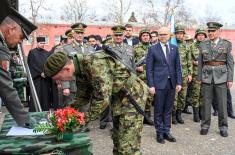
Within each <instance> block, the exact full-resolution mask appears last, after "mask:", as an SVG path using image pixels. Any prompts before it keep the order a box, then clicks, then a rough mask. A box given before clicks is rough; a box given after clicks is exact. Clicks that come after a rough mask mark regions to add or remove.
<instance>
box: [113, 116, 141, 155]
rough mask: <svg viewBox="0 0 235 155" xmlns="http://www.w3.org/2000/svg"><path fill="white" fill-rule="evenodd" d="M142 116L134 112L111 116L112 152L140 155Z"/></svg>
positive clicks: (123, 154) (117, 154)
mask: <svg viewBox="0 0 235 155" xmlns="http://www.w3.org/2000/svg"><path fill="white" fill-rule="evenodd" d="M142 129H143V116H142V115H140V114H138V113H137V114H136V113H126V114H121V115H118V116H114V117H113V133H112V139H113V144H114V147H113V154H114V155H141V152H140V144H141V132H142Z"/></svg>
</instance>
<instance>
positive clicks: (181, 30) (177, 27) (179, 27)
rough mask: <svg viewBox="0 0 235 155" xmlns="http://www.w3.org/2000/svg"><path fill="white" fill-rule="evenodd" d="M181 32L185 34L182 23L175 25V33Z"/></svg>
mask: <svg viewBox="0 0 235 155" xmlns="http://www.w3.org/2000/svg"><path fill="white" fill-rule="evenodd" d="M177 32H183V33H184V34H185V28H184V27H183V26H182V25H177V26H176V28H175V33H177Z"/></svg>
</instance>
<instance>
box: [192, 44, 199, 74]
mask: <svg viewBox="0 0 235 155" xmlns="http://www.w3.org/2000/svg"><path fill="white" fill-rule="evenodd" d="M200 43H201V42H199V41H197V42H195V43H193V44H192V48H193V50H192V61H193V76H197V74H198V65H197V64H196V63H195V62H198V57H199V53H200V52H199V46H200Z"/></svg>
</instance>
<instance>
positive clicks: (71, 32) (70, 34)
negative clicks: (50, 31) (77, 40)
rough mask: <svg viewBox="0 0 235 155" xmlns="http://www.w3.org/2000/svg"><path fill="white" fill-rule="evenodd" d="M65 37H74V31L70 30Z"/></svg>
mask: <svg viewBox="0 0 235 155" xmlns="http://www.w3.org/2000/svg"><path fill="white" fill-rule="evenodd" d="M65 35H66V36H67V37H71V38H72V37H73V31H72V29H68V30H67V31H65Z"/></svg>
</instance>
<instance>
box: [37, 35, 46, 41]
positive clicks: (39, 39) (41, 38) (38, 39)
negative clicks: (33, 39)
mask: <svg viewBox="0 0 235 155" xmlns="http://www.w3.org/2000/svg"><path fill="white" fill-rule="evenodd" d="M37 42H38V43H39V42H44V43H45V42H46V38H45V37H41V36H39V37H37Z"/></svg>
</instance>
